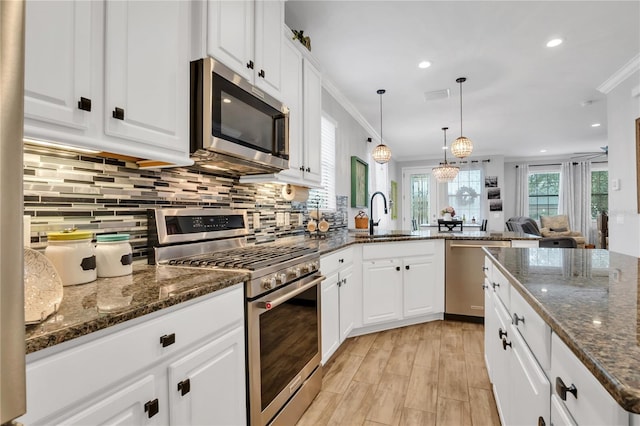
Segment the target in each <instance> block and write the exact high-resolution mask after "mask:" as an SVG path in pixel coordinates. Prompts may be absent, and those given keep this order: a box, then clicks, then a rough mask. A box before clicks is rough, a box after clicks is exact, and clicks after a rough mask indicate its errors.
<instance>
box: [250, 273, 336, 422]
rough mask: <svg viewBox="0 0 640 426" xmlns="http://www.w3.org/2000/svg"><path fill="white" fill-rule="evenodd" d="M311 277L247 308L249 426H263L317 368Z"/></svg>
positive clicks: (315, 283) (316, 291)
mask: <svg viewBox="0 0 640 426" xmlns="http://www.w3.org/2000/svg"><path fill="white" fill-rule="evenodd" d="M324 278H325V277H324V276H322V275H317V274H316V275H311V276H307V277H304V278H301V279H300V280H298V281H296V282H294V283H292V284H289V285H288V286H286V287H284V288H281V289H279V290H277V291H275V292H273V293H269V294H268V295H266V296H263V297H260V298H258V299H256V300H252V301H249V302H248V304H247V323H248V324H247V326H248V327H247V330H248V331H247V333H248V335H247V337H248V342H247V344H248V373H249V381H248V382H249V405H250V419H251V424H252V425H261V426H262V425H266V424H267V423H268V422H269V421H271V419H272V418H273V417H274V416H275V415H276V414H277V413H278V412H279V411H280V410H281V409H282V407H284V406H285V404H286V403H287V401H289V400H290V399H291V397H292V396H293V395H294V394H295V393H296V391H297V390H298V388H300V386H302V385H303V383H304V382H305V380H306V379H307V378H308V377H309V376H310V375H311V373H313V372H314V370H315V369H316V368H317V367H318V366H319V365H320V357H321V356H320V283H321V282H322V281H323V280H324Z"/></svg>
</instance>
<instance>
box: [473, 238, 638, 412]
mask: <svg viewBox="0 0 640 426" xmlns="http://www.w3.org/2000/svg"><path fill="white" fill-rule="evenodd" d="M485 250H486V251H487V252H488V253H489V254H490V255H491V256H492V257H493V258H494V259H495V260H497V262H498V263H499V264H498V268H499V269H500V270H501V271H502V272H503V273H504V274H505V276H507V277H508V278H509V280H510V281H511V282H512V284H513V288H515V289H516V290H517V291H518V292H519V293H520V294H522V296H523V297H524V298H525V300H527V302H529V303H530V304H531V306H532V307H533V308H534V310H535V311H536V312H538V314H540V316H541V317H542V318H543V319H544V320H545V321H546V322H547V324H549V325H550V326H551V329H552V330H553V332H554V333H556V334H557V335H558V337H560V338H561V339H562V341H563V342H564V343H565V344H566V345H567V346H568V347H569V348H570V349H571V350H572V351H573V353H574V354H575V355H576V356H577V357H578V359H580V360H581V361H582V362H583V363H584V365H585V366H586V367H587V369H588V370H589V371H590V372H591V373H592V374H593V375H594V376H595V377H596V378H597V380H598V381H599V382H600V383H601V384H602V385H603V386H604V387H605V389H607V391H608V392H609V393H610V394H611V396H612V397H613V398H614V399H615V400H616V401H617V402H618V404H620V406H621V407H622V408H624V409H625V410H627V411H630V412H632V413H640V303H639V302H640V298H639V297H640V292H639V291H638V286H639V284H640V281H639V276H638V271H639V270H640V259H638V258H636V257H632V256H627V255H623V254H618V253H612V252H609V251H606V250H579V249H574V250H563V249H556V248H538V249H518V248H502V249H497V248H496V249H494V248H491V249H485Z"/></svg>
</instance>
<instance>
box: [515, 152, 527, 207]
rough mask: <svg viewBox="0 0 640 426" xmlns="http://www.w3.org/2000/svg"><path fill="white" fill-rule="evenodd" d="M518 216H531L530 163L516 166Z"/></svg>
mask: <svg viewBox="0 0 640 426" xmlns="http://www.w3.org/2000/svg"><path fill="white" fill-rule="evenodd" d="M516 216H529V165H527V164H518V165H517V166H516Z"/></svg>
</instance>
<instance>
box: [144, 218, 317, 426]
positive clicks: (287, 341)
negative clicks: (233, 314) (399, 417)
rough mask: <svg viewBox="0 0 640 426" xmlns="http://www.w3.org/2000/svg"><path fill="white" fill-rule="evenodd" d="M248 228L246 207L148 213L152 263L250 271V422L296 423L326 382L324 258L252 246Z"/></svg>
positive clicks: (300, 250)
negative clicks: (323, 361)
mask: <svg viewBox="0 0 640 426" xmlns="http://www.w3.org/2000/svg"><path fill="white" fill-rule="evenodd" d="M247 233H248V226H247V218H246V212H241V211H232V210H219V209H158V210H149V245H150V247H149V248H150V255H149V263H158V264H165V265H173V266H176V267H180V266H186V267H201V268H217V269H233V270H244V271H247V272H249V273H250V276H251V278H250V279H249V280H248V281H247V282H246V283H245V295H246V301H247V304H246V327H247V335H246V337H247V372H248V379H247V383H248V386H247V388H248V394H247V396H248V401H249V407H248V414H249V419H250V424H251V425H260V426H262V425H266V424H274V425H277V424H282V425H289V424H295V422H296V421H297V419H299V418H300V416H301V415H302V413H304V411H305V410H306V408H307V407H308V406H309V404H311V401H313V398H314V397H315V396H316V395H317V394H318V392H319V391H320V387H321V385H322V370H321V366H320V358H321V351H320V284H321V282H322V280H324V277H323V276H322V275H321V274H320V273H319V270H318V269H319V265H320V256H319V253H318V252H317V250H316V249H314V248H310V247H308V246H307V245H289V244H278V243H268V244H258V245H249V244H247V241H246V235H247Z"/></svg>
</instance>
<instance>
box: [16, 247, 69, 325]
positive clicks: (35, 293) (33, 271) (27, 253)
mask: <svg viewBox="0 0 640 426" xmlns="http://www.w3.org/2000/svg"><path fill="white" fill-rule="evenodd" d="M62 293H63V289H62V280H61V279H60V275H58V272H57V271H56V269H55V268H54V266H53V264H52V263H51V261H49V259H47V258H46V257H45V256H44V255H43V254H40V253H39V252H37V251H36V250H32V249H29V248H25V249H24V322H25V323H26V324H38V323H40V322H42V321H44V320H45V319H47V317H48V316H49V315H51V314H53V313H55V312H56V311H57V310H58V308H59V307H60V302H62Z"/></svg>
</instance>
